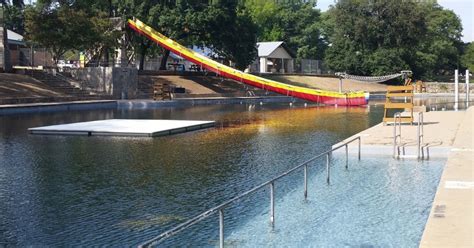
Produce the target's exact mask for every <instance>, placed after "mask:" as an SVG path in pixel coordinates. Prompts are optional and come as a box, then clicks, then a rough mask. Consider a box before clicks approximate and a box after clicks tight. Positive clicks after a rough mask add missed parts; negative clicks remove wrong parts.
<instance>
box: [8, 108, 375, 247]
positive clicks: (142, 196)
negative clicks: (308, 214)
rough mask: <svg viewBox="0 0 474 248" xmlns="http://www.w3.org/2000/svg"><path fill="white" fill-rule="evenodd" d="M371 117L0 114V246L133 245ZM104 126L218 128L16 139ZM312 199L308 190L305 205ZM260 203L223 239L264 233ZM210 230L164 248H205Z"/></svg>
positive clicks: (245, 111) (285, 191) (358, 113)
mask: <svg viewBox="0 0 474 248" xmlns="http://www.w3.org/2000/svg"><path fill="white" fill-rule="evenodd" d="M382 110H383V107H381V106H375V107H373V106H372V107H371V108H370V111H369V110H368V108H334V107H315V106H311V107H306V108H305V107H303V106H302V105H301V106H298V105H297V104H295V105H294V106H293V107H289V106H288V105H287V104H271V105H270V104H269V105H266V104H264V105H246V104H242V105H212V106H195V107H192V108H191V107H174V108H160V109H146V110H124V109H108V110H95V111H69V112H53V113H41V114H29V115H9V116H0V124H1V127H2V128H1V130H0V158H1V159H0V244H2V245H3V244H7V245H13V246H15V245H16V246H26V245H34V246H66V245H67V246H78V245H82V246H91V245H111V246H118V245H125V246H130V245H136V244H138V243H140V242H142V241H144V240H146V239H148V238H150V237H153V236H154V235H156V234H158V233H160V232H163V231H166V230H167V229H169V228H171V227H173V226H175V225H176V224H178V223H181V222H183V221H184V220H186V219H188V218H190V217H193V216H195V215H197V214H199V213H201V212H203V211H204V210H206V209H208V208H210V207H213V206H215V205H217V204H219V203H222V202H223V201H225V200H228V199H230V198H232V197H234V196H236V195H237V194H239V193H241V192H243V191H245V190H248V189H249V188H252V187H253V186H255V185H257V184H259V183H261V182H264V181H266V180H268V179H270V178H272V177H273V176H276V175H278V174H280V173H281V172H283V171H285V170H287V169H289V168H291V167H292V166H294V165H295V164H297V163H299V162H302V161H305V160H306V159H308V158H310V157H312V156H314V155H316V154H319V153H321V152H323V151H325V150H327V149H328V148H329V147H330V146H331V145H333V144H335V143H337V142H339V141H341V140H342V139H345V138H347V137H349V136H351V135H353V134H355V133H357V132H360V131H362V130H364V129H366V128H368V127H370V126H372V125H375V124H377V123H378V122H380V119H381V115H382ZM110 118H137V119H140V118H143V119H193V120H208V119H214V120H216V121H217V122H218V124H217V126H218V127H217V128H215V129H211V130H206V131H199V132H193V133H187V134H179V135H176V136H169V137H160V138H154V139H150V138H128V137H127V138H118V137H76V136H32V135H28V133H27V131H26V130H27V128H29V127H33V126H44V125H52V124H61V123H70V122H79V121H91V120H97V119H110ZM362 161H363V162H364V161H366V160H365V158H364V159H363V160H362ZM354 168H355V167H354ZM313 172H314V173H315V174H313V175H317V173H316V172H315V171H313ZM297 176H298V175H295V176H294V177H293V176H291V177H288V178H287V179H285V180H283V181H282V182H281V183H280V184H278V185H277V186H276V189H277V195H276V197H277V198H276V199H277V222H276V223H277V224H276V225H277V229H276V232H278V228H280V226H279V225H280V224H282V225H281V227H283V222H282V216H279V215H280V214H282V213H279V212H278V211H279V208H280V206H279V205H278V204H280V203H279V201H280V200H279V199H285V198H284V197H290V196H291V195H292V194H293V193H292V192H293V191H294V190H297V188H295V186H298V185H300V182H301V180H298V178H297ZM334 176H336V175H335V174H334ZM354 180H355V179H354ZM336 182H337V181H334V186H330V188H332V187H336V185H337V184H336ZM324 188H325V187H324V185H322V186H321V190H323V189H324ZM326 188H327V187H326ZM318 190H319V189H318ZM316 193H317V192H314V193H313V192H312V191H311V188H310V191H309V195H310V204H311V202H312V201H314V202H317V201H316V200H313V199H312V198H311V197H313V196H314V197H316V196H317V194H316ZM313 194H314V195H313ZM267 201H268V194H267V193H266V192H260V193H258V194H256V195H254V196H252V197H250V198H248V199H246V200H243V201H242V202H241V204H236V205H235V206H232V207H230V208H229V210H228V211H229V212H228V213H229V214H228V216H227V217H226V218H229V219H226V224H227V228H226V235H228V237H229V241H231V240H232V239H234V238H232V237H234V236H233V233H234V232H235V235H237V234H238V233H240V232H242V233H243V232H244V231H243V230H244V229H241V228H243V227H244V226H246V225H249V223H252V221H256V223H260V224H261V225H262V226H263V227H268V226H267V222H264V223H261V222H258V220H257V219H256V218H258V217H259V216H260V215H264V216H266V214H265V211H267V209H268V202H267ZM246 203H248V204H246ZM255 206H257V207H255ZM262 218H265V217H262ZM216 221H217V219H212V218H211V219H209V220H207V222H206V221H205V222H203V223H202V225H198V226H196V227H195V228H194V229H190V231H189V234H186V233H183V234H182V235H181V236H179V237H177V238H176V239H174V240H173V239H171V240H170V242H171V246H176V245H178V246H179V245H193V244H196V245H202V246H212V245H215V244H216V243H214V240H215V238H214V237H215V234H216V233H217V229H216V228H215V227H216V226H215V223H218V222H216ZM209 223H211V225H208V224H209ZM262 230H264V231H268V229H266V228H263V229H262ZM213 235H214V236H213ZM237 236H239V235H237ZM237 236H236V237H237ZM242 237H244V236H242ZM235 239H236V240H244V241H242V245H249V246H251V244H252V243H251V242H250V241H249V242H247V241H245V240H247V239H242V238H238V239H237V238H235ZM249 240H250V239H249ZM255 242H256V244H258V243H259V242H260V241H259V240H255ZM264 242H265V241H264ZM239 244H240V241H239Z"/></svg>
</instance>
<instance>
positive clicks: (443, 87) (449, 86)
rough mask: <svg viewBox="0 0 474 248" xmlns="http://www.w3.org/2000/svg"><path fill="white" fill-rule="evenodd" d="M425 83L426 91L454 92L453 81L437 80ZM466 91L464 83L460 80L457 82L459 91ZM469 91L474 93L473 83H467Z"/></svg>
mask: <svg viewBox="0 0 474 248" xmlns="http://www.w3.org/2000/svg"><path fill="white" fill-rule="evenodd" d="M425 84H426V92H427V93H453V94H454V83H438V82H430V83H425ZM465 92H466V83H465V82H462V83H461V82H460V83H459V93H465ZM469 92H470V94H472V93H474V84H473V83H470V84H469Z"/></svg>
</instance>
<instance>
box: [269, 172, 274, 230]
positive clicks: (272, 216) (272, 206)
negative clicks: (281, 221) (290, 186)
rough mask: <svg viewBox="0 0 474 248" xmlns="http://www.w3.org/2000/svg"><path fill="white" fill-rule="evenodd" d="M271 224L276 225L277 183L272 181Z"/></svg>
mask: <svg viewBox="0 0 474 248" xmlns="http://www.w3.org/2000/svg"><path fill="white" fill-rule="evenodd" d="M270 224H271V225H272V228H273V227H275V184H274V182H273V181H272V182H271V183H270Z"/></svg>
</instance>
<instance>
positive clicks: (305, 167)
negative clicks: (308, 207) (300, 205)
mask: <svg viewBox="0 0 474 248" xmlns="http://www.w3.org/2000/svg"><path fill="white" fill-rule="evenodd" d="M307 198H308V165H306V164H305V165H304V199H305V200H306V199H307Z"/></svg>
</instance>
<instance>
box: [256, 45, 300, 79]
mask: <svg viewBox="0 0 474 248" xmlns="http://www.w3.org/2000/svg"><path fill="white" fill-rule="evenodd" d="M257 49H258V59H257V60H256V61H255V62H254V63H253V64H252V65H251V66H250V71H251V72H260V73H293V72H294V57H295V56H294V55H293V53H292V52H291V51H290V50H289V49H288V47H287V46H286V45H285V43H284V42H283V41H272V42H258V43H257Z"/></svg>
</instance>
